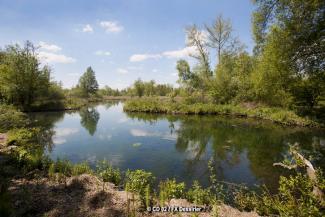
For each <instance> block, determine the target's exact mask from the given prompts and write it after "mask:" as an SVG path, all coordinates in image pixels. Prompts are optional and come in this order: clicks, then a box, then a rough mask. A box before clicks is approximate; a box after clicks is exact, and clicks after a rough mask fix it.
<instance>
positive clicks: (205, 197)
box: [187, 181, 214, 205]
mask: <svg viewBox="0 0 325 217" xmlns="http://www.w3.org/2000/svg"><path fill="white" fill-rule="evenodd" d="M187 199H188V200H189V201H190V202H193V203H195V204H198V205H210V204H213V203H214V196H213V194H212V193H211V191H210V189H209V188H207V189H204V188H202V187H201V185H200V184H199V182H198V181H194V183H193V186H192V188H191V189H190V190H189V191H188V192H187Z"/></svg>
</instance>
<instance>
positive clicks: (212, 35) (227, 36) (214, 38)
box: [206, 15, 232, 62]
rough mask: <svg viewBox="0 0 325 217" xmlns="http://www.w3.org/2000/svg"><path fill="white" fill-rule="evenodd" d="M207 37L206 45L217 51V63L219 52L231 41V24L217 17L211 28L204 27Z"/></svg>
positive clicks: (219, 57)
mask: <svg viewBox="0 0 325 217" xmlns="http://www.w3.org/2000/svg"><path fill="white" fill-rule="evenodd" d="M206 30H207V32H208V36H209V43H208V45H209V46H210V47H212V48H216V49H217V55H218V62H220V59H221V52H222V50H223V49H224V48H225V46H227V43H229V42H230V40H231V39H232V36H231V33H232V24H231V22H230V20H225V19H224V18H223V17H222V15H219V16H218V17H217V19H216V20H215V21H214V23H213V24H212V25H211V26H206Z"/></svg>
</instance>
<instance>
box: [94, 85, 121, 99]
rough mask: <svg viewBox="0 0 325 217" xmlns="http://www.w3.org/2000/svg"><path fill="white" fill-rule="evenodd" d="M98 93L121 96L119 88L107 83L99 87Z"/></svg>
mask: <svg viewBox="0 0 325 217" xmlns="http://www.w3.org/2000/svg"><path fill="white" fill-rule="evenodd" d="M98 94H99V95H101V96H121V93H120V91H119V90H118V89H112V88H110V87H109V86H107V85H106V86H105V87H104V88H102V89H99V90H98Z"/></svg>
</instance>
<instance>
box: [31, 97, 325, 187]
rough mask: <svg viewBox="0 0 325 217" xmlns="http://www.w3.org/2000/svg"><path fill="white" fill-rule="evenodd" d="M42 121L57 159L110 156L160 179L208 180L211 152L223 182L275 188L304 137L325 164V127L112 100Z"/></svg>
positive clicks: (306, 148)
mask: <svg viewBox="0 0 325 217" xmlns="http://www.w3.org/2000/svg"><path fill="white" fill-rule="evenodd" d="M31 117H32V119H33V120H34V121H36V123H37V125H38V126H43V127H45V128H47V129H49V130H51V131H52V132H53V136H52V143H53V145H52V146H51V147H50V148H49V149H48V150H47V151H48V152H49V155H50V157H51V158H53V159H57V158H61V159H62V158H66V159H69V160H71V161H72V162H82V161H88V162H89V163H90V164H91V165H95V164H96V162H97V161H98V160H102V159H106V160H108V161H109V162H111V164H112V165H114V166H115V167H118V168H120V169H121V170H122V171H124V170H127V169H144V170H147V171H151V172H152V173H153V174H154V176H155V177H157V180H160V179H166V178H176V180H177V181H184V182H186V183H187V185H189V184H191V183H192V182H193V180H199V181H200V183H201V184H202V185H208V180H209V169H208V161H209V160H210V159H213V162H214V168H215V172H216V174H217V177H218V179H219V180H221V181H227V182H233V183H243V184H246V185H248V186H254V185H259V184H266V185H267V186H268V187H269V188H270V189H273V190H274V189H276V188H277V182H278V179H279V176H280V175H286V174H287V172H286V170H284V169H282V168H279V167H274V166H272V164H273V163H274V162H279V161H282V160H283V159H284V158H285V157H286V156H287V153H288V148H289V146H288V144H293V143H295V142H298V143H299V144H300V146H301V147H302V149H303V153H304V154H305V155H307V156H308V155H309V154H315V153H316V157H315V158H314V161H313V163H314V164H315V165H317V166H321V167H324V165H325V160H324V156H325V133H324V131H318V130H313V131H311V130H308V129H299V128H285V127H281V126H278V125H274V124H272V123H269V122H265V121H256V120H249V119H233V118H230V117H217V116H181V115H177V116H176V115H158V114H143V113H125V112H123V103H121V102H110V103H106V104H100V105H96V106H92V107H88V108H83V109H82V110H80V111H75V112H46V113H45V112H44V113H32V114H31Z"/></svg>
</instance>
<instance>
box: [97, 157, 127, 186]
mask: <svg viewBox="0 0 325 217" xmlns="http://www.w3.org/2000/svg"><path fill="white" fill-rule="evenodd" d="M96 168H97V174H98V176H99V177H100V178H101V179H102V181H103V182H112V183H114V184H115V185H119V184H120V182H121V173H120V170H119V169H114V168H113V167H112V166H111V165H110V164H109V163H108V162H107V161H106V160H103V161H100V162H98V164H97V165H96Z"/></svg>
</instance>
